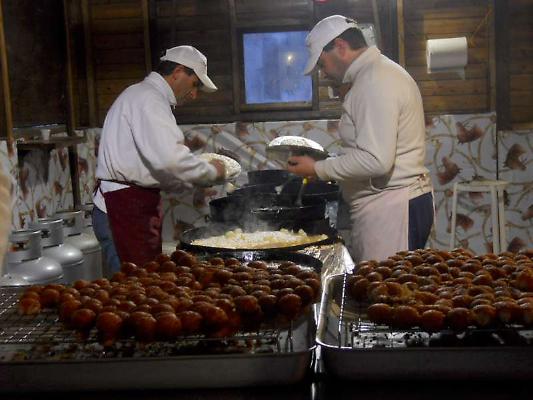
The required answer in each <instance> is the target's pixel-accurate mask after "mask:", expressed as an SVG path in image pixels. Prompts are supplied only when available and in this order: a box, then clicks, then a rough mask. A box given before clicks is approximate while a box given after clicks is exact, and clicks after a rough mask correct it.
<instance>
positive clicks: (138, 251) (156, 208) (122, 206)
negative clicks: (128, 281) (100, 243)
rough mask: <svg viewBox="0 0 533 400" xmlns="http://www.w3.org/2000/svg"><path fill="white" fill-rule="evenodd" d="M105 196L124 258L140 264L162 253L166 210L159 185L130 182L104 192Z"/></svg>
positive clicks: (118, 251) (121, 254)
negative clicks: (162, 227)
mask: <svg viewBox="0 0 533 400" xmlns="http://www.w3.org/2000/svg"><path fill="white" fill-rule="evenodd" d="M104 199H105V205H106V208H107V217H108V219H109V225H110V227H111V233H112V234H113V242H114V243H115V248H116V250H117V254H118V257H119V258H120V261H121V262H124V261H129V262H133V263H135V264H137V265H139V266H141V265H143V264H144V263H146V262H148V261H152V260H153V259H155V257H156V256H157V255H159V254H161V251H162V239H161V226H162V220H163V210H162V206H161V195H160V194H159V189H158V188H154V189H150V188H143V187H140V186H130V187H128V188H124V189H119V190H114V191H111V192H107V193H104Z"/></svg>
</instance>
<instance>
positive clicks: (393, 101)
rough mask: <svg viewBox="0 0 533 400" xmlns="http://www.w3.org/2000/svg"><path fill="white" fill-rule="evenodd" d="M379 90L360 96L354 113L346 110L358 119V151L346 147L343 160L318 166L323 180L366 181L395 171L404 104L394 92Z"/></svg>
mask: <svg viewBox="0 0 533 400" xmlns="http://www.w3.org/2000/svg"><path fill="white" fill-rule="evenodd" d="M379 86H381V87H376V86H374V87H373V88H372V90H368V91H365V93H364V94H361V95H359V96H356V97H355V98H354V99H353V100H352V101H351V103H350V105H351V109H349V110H345V112H348V113H349V114H351V115H353V116H354V117H355V118H354V120H355V124H356V129H357V132H358V136H357V139H356V147H355V148H351V147H350V148H348V147H345V148H344V150H345V154H343V155H342V156H339V157H336V158H329V159H327V160H323V161H318V162H316V163H315V171H316V174H317V176H318V177H319V178H320V179H322V180H339V181H344V180H366V179H368V178H374V177H379V176H382V175H385V174H387V173H388V172H389V171H390V169H391V168H392V166H393V163H394V160H395V156H396V143H397V135H398V117H399V113H400V107H401V104H400V101H399V98H398V97H397V95H396V93H394V91H391V90H390V88H389V90H387V88H385V87H383V85H379ZM354 135H355V132H354Z"/></svg>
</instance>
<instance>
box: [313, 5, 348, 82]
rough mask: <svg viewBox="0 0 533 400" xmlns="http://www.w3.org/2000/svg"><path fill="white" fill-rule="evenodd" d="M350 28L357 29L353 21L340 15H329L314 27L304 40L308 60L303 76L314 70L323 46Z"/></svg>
mask: <svg viewBox="0 0 533 400" xmlns="http://www.w3.org/2000/svg"><path fill="white" fill-rule="evenodd" d="M350 28H357V24H356V23H355V21H354V20H353V19H350V18H346V17H344V16H342V15H331V16H329V17H326V18H324V19H323V20H321V21H319V22H318V23H317V24H316V25H315V26H314V28H313V29H312V30H311V32H309V34H308V35H307V37H306V38H305V45H306V46H307V49H308V50H309V59H308V60H307V65H306V66H305V70H304V74H305V75H309V74H310V73H311V71H313V69H314V68H315V65H316V63H317V62H318V59H319V57H320V54H322V50H323V49H324V46H326V45H327V44H328V43H329V42H331V41H332V40H333V39H335V38H336V37H337V36H339V35H340V34H341V33H342V32H344V31H345V30H347V29H350Z"/></svg>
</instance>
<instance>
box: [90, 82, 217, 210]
mask: <svg viewBox="0 0 533 400" xmlns="http://www.w3.org/2000/svg"><path fill="white" fill-rule="evenodd" d="M175 104H176V98H175V96H174V93H173V91H172V89H171V87H170V86H169V84H168V83H167V82H166V81H165V79H164V78H163V77H162V76H161V75H159V74H158V73H156V72H152V73H150V74H149V75H148V76H147V77H146V78H145V79H144V80H143V81H142V82H139V83H137V84H134V85H132V86H130V87H128V88H127V89H126V90H124V91H123V92H122V93H121V94H120V96H119V97H118V98H117V99H116V100H115V102H114V103H113V105H112V106H111V108H110V109H109V112H108V113H107V116H106V118H105V121H104V127H103V129H102V135H101V137H100V146H99V148H98V162H97V167H96V178H97V179H102V183H101V185H100V190H98V191H97V192H96V194H95V196H94V204H95V205H96V206H97V207H98V208H99V209H101V210H102V211H106V207H105V201H104V199H103V193H105V192H108V191H113V190H118V189H121V188H124V187H127V185H122V184H118V183H115V182H107V181H106V180H115V181H121V182H131V183H132V184H135V185H138V186H142V187H146V188H157V187H158V188H161V189H163V190H165V191H175V190H177V189H178V188H180V187H183V186H188V187H190V186H191V184H192V183H206V182H213V181H215V179H216V175H217V171H216V168H215V167H214V166H212V165H211V164H209V163H208V162H206V161H204V160H202V159H200V158H198V157H196V156H195V155H194V154H192V153H191V151H190V150H189V148H188V147H187V146H185V145H184V144H183V143H184V139H185V138H184V136H183V132H182V131H181V129H180V128H179V127H178V126H177V125H176V119H175V118H174V115H173V114H172V109H171V106H173V105H175Z"/></svg>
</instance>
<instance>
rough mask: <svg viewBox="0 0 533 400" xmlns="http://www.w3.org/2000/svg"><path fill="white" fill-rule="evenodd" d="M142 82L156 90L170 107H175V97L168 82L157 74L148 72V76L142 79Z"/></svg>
mask: <svg viewBox="0 0 533 400" xmlns="http://www.w3.org/2000/svg"><path fill="white" fill-rule="evenodd" d="M144 81H145V82H146V83H148V84H150V85H152V86H153V87H155V88H156V90H157V91H158V92H160V93H161V94H162V95H163V96H164V97H165V98H166V99H167V100H168V103H169V104H170V106H175V105H176V96H174V92H173V91H172V88H171V87H170V85H169V84H168V82H167V81H166V80H165V78H163V77H162V76H161V75H159V74H158V73H157V72H150V74H149V75H148V76H147V77H146V78H144Z"/></svg>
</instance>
